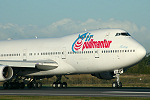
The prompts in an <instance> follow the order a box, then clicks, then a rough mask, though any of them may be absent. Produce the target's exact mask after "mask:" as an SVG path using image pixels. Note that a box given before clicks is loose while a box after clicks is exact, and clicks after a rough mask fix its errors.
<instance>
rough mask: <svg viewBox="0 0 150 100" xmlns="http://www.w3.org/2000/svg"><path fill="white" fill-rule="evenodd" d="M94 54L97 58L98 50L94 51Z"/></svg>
mask: <svg viewBox="0 0 150 100" xmlns="http://www.w3.org/2000/svg"><path fill="white" fill-rule="evenodd" d="M94 56H95V58H99V50H95V51H94Z"/></svg>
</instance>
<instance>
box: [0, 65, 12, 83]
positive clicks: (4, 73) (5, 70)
mask: <svg viewBox="0 0 150 100" xmlns="http://www.w3.org/2000/svg"><path fill="white" fill-rule="evenodd" d="M12 76H13V69H12V68H11V67H9V66H4V65H0V81H6V80H9V79H10V78H12Z"/></svg>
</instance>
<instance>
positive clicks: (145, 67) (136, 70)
mask: <svg viewBox="0 0 150 100" xmlns="http://www.w3.org/2000/svg"><path fill="white" fill-rule="evenodd" d="M126 73H127V74H150V53H147V54H146V56H145V57H144V59H143V60H142V61H140V62H139V63H138V64H136V65H135V66H133V67H131V68H129V69H128V70H127V72H126Z"/></svg>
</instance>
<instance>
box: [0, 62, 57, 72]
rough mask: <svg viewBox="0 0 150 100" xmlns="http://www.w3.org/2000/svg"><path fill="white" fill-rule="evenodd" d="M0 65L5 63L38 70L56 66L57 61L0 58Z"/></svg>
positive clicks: (50, 68)
mask: <svg viewBox="0 0 150 100" xmlns="http://www.w3.org/2000/svg"><path fill="white" fill-rule="evenodd" d="M0 65H6V66H10V67H12V68H13V67H15V68H37V69H40V70H52V69H55V68H57V67H58V63H57V62H55V61H53V60H37V61H17V60H15V61H14V60H0Z"/></svg>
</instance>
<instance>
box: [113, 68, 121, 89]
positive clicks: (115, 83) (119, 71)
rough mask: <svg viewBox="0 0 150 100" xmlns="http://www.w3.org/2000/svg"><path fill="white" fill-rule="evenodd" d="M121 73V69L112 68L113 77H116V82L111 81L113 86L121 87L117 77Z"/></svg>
mask: <svg viewBox="0 0 150 100" xmlns="http://www.w3.org/2000/svg"><path fill="white" fill-rule="evenodd" d="M122 73H123V69H118V70H114V74H115V76H114V77H116V78H117V79H116V82H113V83H112V87H113V88H121V87H122V83H121V82H120V79H119V76H120V74H122Z"/></svg>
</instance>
